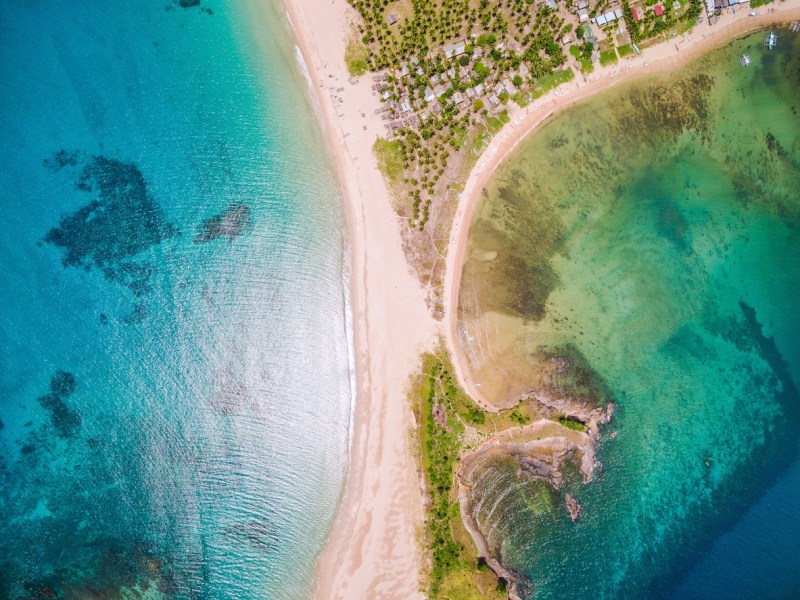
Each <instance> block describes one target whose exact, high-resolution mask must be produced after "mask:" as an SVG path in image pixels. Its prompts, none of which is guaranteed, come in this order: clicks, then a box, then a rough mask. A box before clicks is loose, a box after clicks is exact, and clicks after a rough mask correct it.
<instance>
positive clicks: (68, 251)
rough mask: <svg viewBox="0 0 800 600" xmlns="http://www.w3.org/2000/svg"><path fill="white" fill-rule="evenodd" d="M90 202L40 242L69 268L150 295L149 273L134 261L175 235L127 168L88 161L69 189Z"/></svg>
mask: <svg viewBox="0 0 800 600" xmlns="http://www.w3.org/2000/svg"><path fill="white" fill-rule="evenodd" d="M75 185H76V187H77V188H78V189H79V190H81V191H84V192H87V193H91V194H94V195H95V199H94V200H92V201H91V202H89V203H88V204H86V205H85V206H83V207H81V208H79V209H78V210H77V211H75V212H74V213H72V214H69V215H65V216H63V217H62V218H61V221H60V222H59V225H58V227H54V228H53V229H51V230H50V231H49V232H48V233H47V235H46V236H45V238H44V239H45V241H46V242H48V243H50V244H53V245H55V246H58V247H59V248H62V249H63V250H64V252H65V253H64V257H63V263H64V266H69V267H83V268H85V269H87V270H89V269H92V268H97V269H99V270H100V271H102V273H103V275H105V277H106V278H107V279H109V280H111V281H116V282H118V283H121V284H122V285H124V286H126V287H128V288H129V289H130V290H131V291H132V292H133V293H134V294H135V295H137V296H140V295H142V294H145V293H147V292H149V291H150V289H151V286H150V283H149V282H150V279H151V277H152V275H153V273H154V272H155V267H153V266H152V265H150V264H148V263H146V262H143V261H142V260H141V259H138V260H137V259H136V258H135V257H137V256H138V255H140V254H141V253H143V252H145V251H147V250H149V249H150V248H152V247H153V246H156V245H158V244H159V243H161V242H162V241H164V240H166V239H169V238H171V237H173V236H175V235H176V234H177V230H176V229H175V227H174V226H172V225H170V224H169V223H168V222H166V220H165V218H164V214H163V211H162V210H161V208H160V207H159V205H158V203H157V202H156V201H155V200H154V199H153V197H152V196H151V195H150V193H149V191H148V189H147V183H146V182H145V179H144V176H143V175H142V173H141V171H139V169H138V168H137V167H136V165H134V164H132V163H124V162H121V161H118V160H114V159H109V158H105V157H103V156H96V157H94V158H93V159H92V160H91V161H90V162H89V163H88V164H87V165H85V166H84V167H83V169H82V170H81V172H80V174H79V176H78V179H77V181H76V183H75Z"/></svg>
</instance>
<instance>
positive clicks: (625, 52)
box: [617, 44, 633, 58]
mask: <svg viewBox="0 0 800 600" xmlns="http://www.w3.org/2000/svg"><path fill="white" fill-rule="evenodd" d="M617 54H619V57H620V58H625V57H626V56H630V55H631V54H633V46H631V45H630V44H625V45H624V46H619V47H618V48H617Z"/></svg>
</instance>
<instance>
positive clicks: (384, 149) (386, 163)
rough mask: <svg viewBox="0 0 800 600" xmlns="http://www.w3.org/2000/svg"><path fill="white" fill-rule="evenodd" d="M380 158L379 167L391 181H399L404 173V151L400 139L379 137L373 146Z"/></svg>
mask: <svg viewBox="0 0 800 600" xmlns="http://www.w3.org/2000/svg"><path fill="white" fill-rule="evenodd" d="M372 150H373V152H375V157H376V158H377V159H378V168H379V169H380V170H381V173H383V176H384V177H386V179H387V180H388V181H389V182H391V183H397V182H398V181H399V180H400V177H401V176H402V174H403V170H404V166H403V151H402V149H401V148H400V141H399V140H391V141H390V140H386V139H383V138H380V137H379V138H378V139H377V140H375V144H374V145H373V146H372Z"/></svg>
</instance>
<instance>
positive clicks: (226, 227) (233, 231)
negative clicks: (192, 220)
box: [194, 202, 250, 244]
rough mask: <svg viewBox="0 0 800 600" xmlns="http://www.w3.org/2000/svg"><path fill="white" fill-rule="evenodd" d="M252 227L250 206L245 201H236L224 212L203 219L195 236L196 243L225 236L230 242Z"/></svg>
mask: <svg viewBox="0 0 800 600" xmlns="http://www.w3.org/2000/svg"><path fill="white" fill-rule="evenodd" d="M248 227H250V207H249V206H247V205H246V204H244V203H243V202H234V203H232V204H230V205H229V206H228V208H227V209H225V211H224V212H222V213H220V214H218V215H215V216H213V217H211V218H209V219H206V220H205V221H203V223H202V225H200V227H199V228H198V231H197V235H196V236H195V238H194V243H195V244H200V243H202V242H210V241H212V240H217V239H219V238H225V239H227V240H228V241H229V242H231V241H233V240H234V239H236V238H237V237H239V236H240V235H242V234H243V233H244V232H245V231H246V230H247V228H248Z"/></svg>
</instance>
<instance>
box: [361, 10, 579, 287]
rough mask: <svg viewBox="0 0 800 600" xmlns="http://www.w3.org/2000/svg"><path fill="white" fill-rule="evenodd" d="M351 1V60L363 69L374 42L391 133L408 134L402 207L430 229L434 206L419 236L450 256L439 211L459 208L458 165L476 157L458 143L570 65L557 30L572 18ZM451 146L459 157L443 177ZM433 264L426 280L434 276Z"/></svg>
mask: <svg viewBox="0 0 800 600" xmlns="http://www.w3.org/2000/svg"><path fill="white" fill-rule="evenodd" d="M349 2H350V4H351V5H352V6H353V7H354V8H355V9H356V11H357V12H358V13H359V15H360V17H361V18H360V19H359V20H358V21H357V22H356V24H355V27H356V35H355V39H356V42H357V43H355V42H354V43H353V44H352V45H348V52H347V57H346V58H347V63H348V65H351V64H352V68H351V72H355V71H358V72H362V69H363V67H364V62H363V61H364V56H365V54H364V53H362V52H361V50H362V49H366V60H367V66H368V68H369V70H372V71H374V72H378V73H379V75H377V76H376V77H375V81H376V84H375V86H374V87H375V89H376V92H378V93H380V95H381V98H382V100H383V101H384V103H385V104H384V119H385V120H387V121H389V123H387V125H388V127H389V135H388V136H387V137H389V138H395V139H397V140H399V141H400V144H399V146H398V148H399V151H400V154H401V160H400V164H402V170H401V172H397V170H396V169H393V172H394V174H395V181H396V182H399V183H401V184H402V186H395V189H396V191H398V192H400V195H401V197H402V199H404V201H403V202H399V203H398V204H397V210H398V212H400V214H401V215H402V216H404V217H406V221H407V223H408V226H409V230H410V231H414V230H417V231H420V232H421V231H424V230H425V229H426V226H427V224H428V222H429V220H430V218H431V217H432V216H435V218H436V219H437V222H435V223H433V227H431V228H428V234H429V235H427V236H426V237H425V243H424V244H421V246H423V247H424V249H425V250H424V251H425V252H430V253H431V255H430V256H428V257H427V264H428V265H431V264H439V263H441V264H442V265H443V264H444V263H443V262H442V261H440V260H438V259H439V258H440V256H439V255H438V254H436V252H437V248H439V247H441V251H444V250H446V247H447V227H439V223H438V220H439V219H444V220H446V219H449V218H450V215H451V214H452V210H454V209H453V208H452V207H448V206H446V203H447V197H448V195H447V193H446V191H447V190H448V189H449V184H450V182H451V181H452V175H453V172H457V171H460V163H462V162H464V161H465V160H468V159H465V157H464V156H463V153H462V152H460V151H461V150H462V148H464V147H465V146H466V147H468V148H469V147H471V144H469V140H470V139H471V138H472V137H474V136H476V135H481V134H483V133H484V132H485V130H486V129H487V128H489V129H492V126H491V125H490V124H489V122H488V121H489V120H490V119H492V118H499V119H500V120H501V121H503V120H504V117H502V116H498V114H497V113H498V111H502V110H503V108H504V106H505V105H507V104H508V102H509V100H511V99H514V100H515V101H516V102H517V103H518V104H520V105H524V104H526V103H527V102H529V98H530V94H529V88H530V86H531V84H532V82H533V81H534V80H535V78H538V77H543V76H546V75H548V74H549V73H551V72H552V71H554V70H556V69H558V68H559V67H561V65H563V63H564V60H565V56H564V52H563V49H562V47H561V45H560V44H558V43H557V42H556V37H557V36H558V34H559V32H560V31H561V30H562V29H563V28H564V20H563V18H561V17H559V16H558V14H557V13H555V12H553V11H551V10H550V9H549V8H547V7H546V6H536V5H533V4H530V3H529V4H525V3H524V0H493V1H492V0H480V1H478V2H475V1H473V0H429V1H423V0H404V2H402V3H398V2H386V0H349ZM473 34H474V36H473ZM456 47H457V48H458V50H456ZM473 54H474V55H473ZM453 153H458V154H457V157H458V162H457V163H456V164H455V165H452V168H451V169H450V173H449V175H450V177H445V178H444V181H443V180H442V178H443V177H444V175H445V171H446V170H447V169H448V168H450V167H451V160H450V159H451V157H452V155H453ZM393 164H397V162H396V161H395V162H394V163H393ZM434 204H435V205H434ZM431 235H432V236H433V237H434V239H433V240H431ZM431 241H433V244H431V243H430V242H431ZM440 242H441V243H440ZM417 250H419V248H417ZM420 262H421V266H422V264H425V262H426V261H420ZM433 268H436V267H433ZM438 268H439V269H442V268H443V267H438ZM430 269H431V267H430V266H428V267H427V268H426V269H425V277H426V279H427V280H431V279H435V278H436V276H435V275H434V274H433V273H431V272H430Z"/></svg>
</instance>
